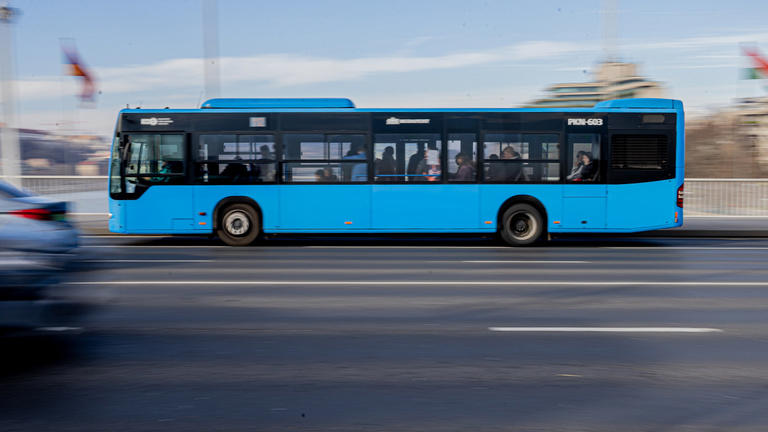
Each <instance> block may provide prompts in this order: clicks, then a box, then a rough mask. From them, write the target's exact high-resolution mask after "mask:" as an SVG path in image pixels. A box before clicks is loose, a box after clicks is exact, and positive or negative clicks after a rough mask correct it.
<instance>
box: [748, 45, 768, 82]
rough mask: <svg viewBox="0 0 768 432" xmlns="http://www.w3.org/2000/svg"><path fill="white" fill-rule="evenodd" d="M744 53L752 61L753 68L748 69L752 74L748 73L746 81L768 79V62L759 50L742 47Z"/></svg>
mask: <svg viewBox="0 0 768 432" xmlns="http://www.w3.org/2000/svg"><path fill="white" fill-rule="evenodd" d="M742 51H744V54H746V55H747V56H748V57H749V58H750V60H752V65H753V67H752V68H750V69H748V70H750V72H746V71H745V72H746V73H745V75H744V78H745V79H762V78H766V77H768V60H766V58H765V57H763V56H762V55H761V54H760V51H758V50H757V48H752V47H746V46H745V47H742Z"/></svg>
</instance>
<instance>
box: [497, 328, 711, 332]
mask: <svg viewBox="0 0 768 432" xmlns="http://www.w3.org/2000/svg"><path fill="white" fill-rule="evenodd" d="M488 330H490V331H495V332H599V333H722V332H723V330H722V329H718V328H706V327H488Z"/></svg>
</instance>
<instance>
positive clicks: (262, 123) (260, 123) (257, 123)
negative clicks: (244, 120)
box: [248, 117, 267, 127]
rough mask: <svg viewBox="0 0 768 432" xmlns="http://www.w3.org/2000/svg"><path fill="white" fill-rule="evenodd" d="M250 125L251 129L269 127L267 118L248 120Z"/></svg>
mask: <svg viewBox="0 0 768 432" xmlns="http://www.w3.org/2000/svg"><path fill="white" fill-rule="evenodd" d="M248 125H249V126H250V127H267V118H266V117H251V118H249V119H248Z"/></svg>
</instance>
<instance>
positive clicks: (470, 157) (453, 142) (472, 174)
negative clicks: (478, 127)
mask: <svg viewBox="0 0 768 432" xmlns="http://www.w3.org/2000/svg"><path fill="white" fill-rule="evenodd" d="M476 178H477V139H476V136H475V134H449V135H448V181H452V182H473V181H475V179H476Z"/></svg>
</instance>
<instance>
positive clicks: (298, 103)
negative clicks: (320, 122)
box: [200, 98, 355, 109]
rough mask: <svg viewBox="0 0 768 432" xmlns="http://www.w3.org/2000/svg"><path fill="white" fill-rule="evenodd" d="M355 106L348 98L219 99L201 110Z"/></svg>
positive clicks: (210, 102)
mask: <svg viewBox="0 0 768 432" xmlns="http://www.w3.org/2000/svg"><path fill="white" fill-rule="evenodd" d="M354 107H355V104H354V103H352V101H351V100H349V99H346V98H269V99H247V98H217V99H208V100H207V101H205V102H203V104H202V105H201V106H200V108H203V109H237V108H244V109H246V108H354Z"/></svg>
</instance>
